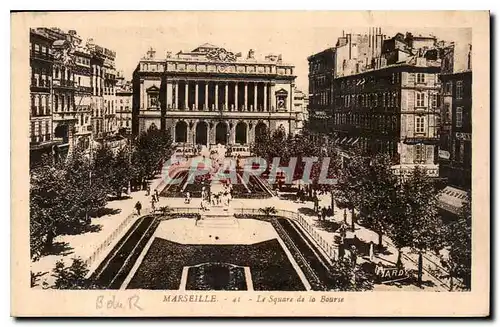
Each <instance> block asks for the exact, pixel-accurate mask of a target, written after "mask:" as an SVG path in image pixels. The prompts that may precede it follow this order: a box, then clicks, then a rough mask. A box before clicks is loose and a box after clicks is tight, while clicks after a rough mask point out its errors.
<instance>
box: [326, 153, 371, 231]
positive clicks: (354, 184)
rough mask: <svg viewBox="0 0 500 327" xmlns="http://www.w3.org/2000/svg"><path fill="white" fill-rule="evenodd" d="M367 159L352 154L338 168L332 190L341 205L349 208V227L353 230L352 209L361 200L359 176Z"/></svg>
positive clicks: (360, 180)
mask: <svg viewBox="0 0 500 327" xmlns="http://www.w3.org/2000/svg"><path fill="white" fill-rule="evenodd" d="M366 160H367V159H366V158H364V157H362V156H360V155H359V154H352V155H351V156H350V158H349V160H348V161H347V162H346V163H345V164H344V167H343V168H342V169H341V170H340V173H339V177H338V180H337V184H336V185H335V187H334V189H333V191H334V194H335V197H336V198H337V199H338V200H339V202H340V203H341V205H342V206H344V207H346V208H347V209H349V210H351V229H352V231H354V230H355V226H354V222H355V214H354V209H355V208H356V207H357V206H359V204H360V203H361V201H362V200H363V195H362V194H361V192H360V191H361V190H362V188H363V180H362V179H361V178H359V176H363V175H364V172H363V167H365V166H366V162H365V161H366Z"/></svg>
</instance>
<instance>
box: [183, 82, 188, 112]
mask: <svg viewBox="0 0 500 327" xmlns="http://www.w3.org/2000/svg"><path fill="white" fill-rule="evenodd" d="M188 86H189V85H188V82H187V81H186V84H185V85H184V109H189V103H188V100H189V97H188V91H189V87H188Z"/></svg>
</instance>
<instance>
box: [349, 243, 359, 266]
mask: <svg viewBox="0 0 500 327" xmlns="http://www.w3.org/2000/svg"><path fill="white" fill-rule="evenodd" d="M357 261H358V250H357V249H356V246H354V244H353V245H351V262H352V265H353V267H356V264H357Z"/></svg>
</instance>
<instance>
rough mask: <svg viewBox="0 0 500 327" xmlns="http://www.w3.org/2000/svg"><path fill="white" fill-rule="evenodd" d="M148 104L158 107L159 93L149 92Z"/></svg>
mask: <svg viewBox="0 0 500 327" xmlns="http://www.w3.org/2000/svg"><path fill="white" fill-rule="evenodd" d="M148 104H149V107H151V108H157V107H158V93H149V94H148Z"/></svg>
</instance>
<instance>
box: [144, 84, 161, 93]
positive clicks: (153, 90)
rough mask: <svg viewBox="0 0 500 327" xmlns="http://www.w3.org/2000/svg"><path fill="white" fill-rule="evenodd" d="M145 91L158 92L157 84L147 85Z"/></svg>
mask: <svg viewBox="0 0 500 327" xmlns="http://www.w3.org/2000/svg"><path fill="white" fill-rule="evenodd" d="M146 92H160V89H159V88H158V86H156V85H153V86H150V87H148V88H147V89H146Z"/></svg>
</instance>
